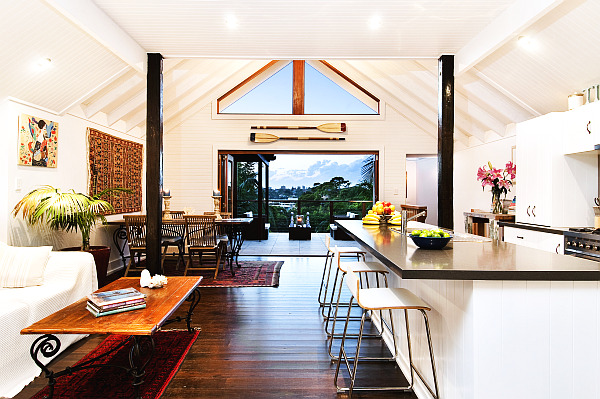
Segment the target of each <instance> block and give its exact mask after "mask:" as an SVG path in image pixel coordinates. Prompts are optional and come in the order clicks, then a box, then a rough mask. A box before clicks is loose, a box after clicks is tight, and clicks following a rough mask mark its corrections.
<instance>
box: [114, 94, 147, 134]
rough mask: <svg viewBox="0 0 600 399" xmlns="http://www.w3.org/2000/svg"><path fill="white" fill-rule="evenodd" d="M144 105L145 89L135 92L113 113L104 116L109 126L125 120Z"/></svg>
mask: <svg viewBox="0 0 600 399" xmlns="http://www.w3.org/2000/svg"><path fill="white" fill-rule="evenodd" d="M145 104H146V88H145V87H144V89H143V90H140V91H139V92H137V93H136V94H135V95H134V96H132V97H131V98H129V99H128V100H127V101H125V102H124V103H123V104H122V105H120V106H119V107H117V108H116V109H115V110H114V111H113V112H111V113H109V114H107V115H106V119H107V121H108V124H109V125H112V124H113V123H116V122H117V121H119V120H121V119H125V118H126V116H127V115H129V114H132V113H134V112H135V111H136V110H137V109H138V108H139V107H142V106H144V105H145Z"/></svg>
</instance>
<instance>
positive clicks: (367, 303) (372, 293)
mask: <svg viewBox="0 0 600 399" xmlns="http://www.w3.org/2000/svg"><path fill="white" fill-rule="evenodd" d="M346 285H347V286H348V288H349V289H350V292H351V293H352V296H351V297H350V304H352V301H353V300H354V299H356V302H357V303H358V305H359V306H360V307H361V308H362V318H361V323H360V329H359V333H358V341H357V344H356V353H355V355H354V357H353V358H349V357H348V355H347V354H346V349H345V347H344V345H345V342H346V338H347V331H348V321H349V318H350V310H351V307H348V314H347V316H346V325H345V326H344V334H343V335H342V342H341V345H340V353H339V356H338V361H337V366H336V369H335V379H334V383H335V386H336V388H337V391H338V393H339V392H348V398H351V397H352V392H353V391H382V390H385V391H393V390H402V391H409V390H412V389H413V386H414V374H415V373H416V374H417V376H418V377H419V378H420V379H421V381H422V382H423V384H424V385H425V387H426V388H427V389H428V390H429V392H430V393H431V395H432V396H433V397H434V398H435V399H439V388H438V381H437V374H436V370H435V359H434V356H433V345H432V342H431V332H430V330H429V320H428V319H427V313H426V311H429V310H431V308H430V307H429V306H427V304H426V303H425V302H423V301H422V300H421V299H420V298H419V297H417V296H416V295H415V294H413V293H412V292H410V291H409V290H407V289H404V288H367V289H364V288H361V287H360V280H359V279H358V276H357V275H356V273H355V272H354V271H353V270H352V268H351V267H348V269H347V274H346ZM392 309H403V310H404V321H405V323H406V341H407V345H408V360H409V363H410V380H409V385H408V386H405V387H356V386H355V381H356V371H357V369H358V360H359V355H360V345H361V341H362V337H363V328H364V324H365V317H366V314H367V311H368V310H370V311H373V310H392ZM411 309H414V310H418V311H420V312H421V314H422V315H423V320H424V322H425V330H426V331H427V343H428V345H429V358H430V360H431V369H432V371H433V382H434V385H435V392H434V390H433V389H432V388H431V387H430V386H429V384H428V383H427V382H426V381H425V379H424V378H423V375H422V374H421V373H420V371H419V370H418V369H417V367H416V366H415V365H414V363H413V357H412V348H411V344H410V328H409V324H408V310H411ZM394 345H395V344H394ZM342 359H343V360H344V363H345V364H346V369H347V370H348V374H349V375H350V387H340V386H339V385H338V376H339V373H340V365H341V363H342ZM350 363H353V366H351V365H350Z"/></svg>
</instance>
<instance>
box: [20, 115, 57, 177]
mask: <svg viewBox="0 0 600 399" xmlns="http://www.w3.org/2000/svg"><path fill="white" fill-rule="evenodd" d="M57 150H58V123H57V122H53V121H51V120H48V119H42V118H38V117H35V116H31V115H26V114H21V115H20V116H19V160H18V165H28V166H41V167H44V168H56V155H57Z"/></svg>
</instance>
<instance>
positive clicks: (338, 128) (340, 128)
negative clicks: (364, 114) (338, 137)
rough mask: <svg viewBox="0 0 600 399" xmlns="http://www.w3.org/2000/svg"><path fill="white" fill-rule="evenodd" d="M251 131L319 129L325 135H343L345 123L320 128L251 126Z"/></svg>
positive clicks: (330, 124)
mask: <svg viewBox="0 0 600 399" xmlns="http://www.w3.org/2000/svg"><path fill="white" fill-rule="evenodd" d="M250 129H317V130H320V131H322V132H325V133H343V132H345V131H346V124H345V123H323V124H322V125H319V126H251V127H250Z"/></svg>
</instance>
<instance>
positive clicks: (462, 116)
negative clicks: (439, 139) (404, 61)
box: [411, 61, 506, 140]
mask: <svg viewBox="0 0 600 399" xmlns="http://www.w3.org/2000/svg"><path fill="white" fill-rule="evenodd" d="M414 63H415V64H416V65H418V66H420V67H423V69H424V71H423V72H425V73H422V72H421V71H420V72H419V73H411V76H413V79H411V80H412V81H414V82H419V81H420V82H422V86H423V89H419V92H420V91H422V90H429V91H431V90H435V96H436V102H437V79H438V77H437V75H436V74H435V73H434V72H433V71H430V70H427V69H425V66H424V65H422V64H421V63H420V62H418V61H414ZM431 81H434V82H436V87H435V88H432V87H431ZM454 94H455V107H454V108H455V113H456V116H457V117H455V118H454V122H455V123H457V124H458V125H459V126H461V127H463V128H465V129H466V127H465V126H464V125H462V121H463V120H466V121H471V122H472V123H473V124H474V126H472V127H471V128H474V129H475V130H476V131H477V132H478V136H479V139H480V140H483V139H484V138H485V131H486V130H490V129H491V130H494V131H495V132H496V133H498V134H500V135H504V131H505V129H506V124H505V123H504V122H502V121H500V120H498V119H497V118H496V117H495V116H494V115H492V114H490V113H489V112H487V111H486V110H485V109H484V108H483V107H482V106H480V105H479V104H477V103H476V102H475V101H473V99H471V98H470V97H469V96H468V95H466V94H465V93H463V92H462V91H461V90H460V88H459V87H458V86H457V85H455V86H454ZM436 109H437V108H436Z"/></svg>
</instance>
